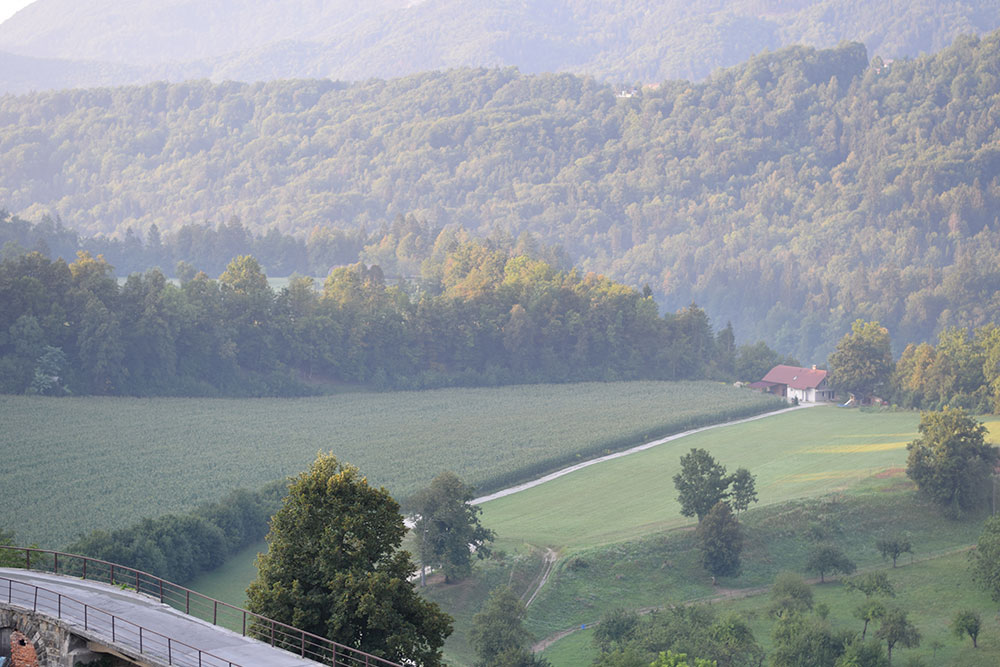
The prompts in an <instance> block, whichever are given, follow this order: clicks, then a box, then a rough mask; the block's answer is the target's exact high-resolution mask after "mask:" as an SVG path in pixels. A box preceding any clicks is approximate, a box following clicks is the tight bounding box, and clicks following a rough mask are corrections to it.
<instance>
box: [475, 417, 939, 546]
mask: <svg viewBox="0 0 1000 667" xmlns="http://www.w3.org/2000/svg"><path fill="white" fill-rule="evenodd" d="M918 421H919V415H918V414H917V413H915V412H898V413H863V412H860V411H858V410H847V409H840V408H836V407H815V408H807V409H802V410H796V411H793V412H788V413H785V414H781V415H775V416H769V417H767V418H765V419H759V420H755V421H751V422H748V423H744V424H736V425H730V426H725V425H723V426H720V427H718V428H713V429H709V430H706V431H702V432H701V433H696V434H693V435H691V436H687V437H684V438H681V439H679V440H675V441H672V442H668V443H665V444H663V445H660V446H658V447H654V448H652V449H649V450H646V451H643V452H639V453H636V454H632V455H630V456H627V457H624V458H621V459H616V460H613V461H608V462H606V463H601V464H598V465H595V466H591V467H589V468H586V469H584V470H581V471H579V472H575V473H573V474H571V475H567V476H565V477H561V478H559V479H556V480H553V481H551V482H548V483H546V484H543V485H541V486H538V487H535V488H533V489H529V490H527V491H524V492H521V493H518V494H515V495H512V496H508V497H506V498H500V499H498V500H495V501H492V502H489V503H487V504H485V505H483V523H484V525H487V526H489V527H491V528H493V529H494V530H495V531H496V532H497V534H498V535H500V536H501V538H502V540H503V541H505V542H514V543H518V542H528V543H530V544H533V545H536V546H545V547H551V548H554V549H567V548H570V549H572V548H583V547H589V546H595V545H601V544H609V543H613V542H619V541H622V540H627V539H631V538H635V537H639V536H641V535H646V534H650V533H656V532H661V531H664V530H668V529H671V528H677V527H679V526H684V525H690V524H692V519H690V518H688V517H684V516H682V515H681V514H680V506H679V505H678V503H677V498H676V496H677V491H676V489H675V488H674V483H673V476H674V475H675V474H676V473H677V471H678V470H679V468H680V457H681V455H683V454H685V453H687V452H688V451H690V450H691V448H693V447H700V448H702V449H706V450H708V451H709V452H711V454H712V455H713V456H714V457H715V458H716V460H718V461H719V462H721V463H722V464H723V465H725V466H726V467H727V468H728V469H729V470H730V471H733V470H735V469H736V468H738V467H741V466H742V467H746V468H748V469H749V470H750V471H751V472H752V473H753V474H755V475H756V476H757V492H758V495H759V497H760V505H769V504H773V503H779V502H782V501H785V500H790V499H793V498H804V497H814V496H819V495H822V494H825V493H829V492H831V491H834V490H837V489H843V488H846V487H848V486H850V485H851V484H854V483H856V482H858V481H859V480H862V479H865V478H867V477H870V476H871V475H873V474H875V473H877V472H879V471H881V470H884V469H886V468H892V467H903V466H905V465H906V443H907V442H909V441H911V440H913V439H914V438H915V437H916V435H917V431H916V427H917V422H918Z"/></svg>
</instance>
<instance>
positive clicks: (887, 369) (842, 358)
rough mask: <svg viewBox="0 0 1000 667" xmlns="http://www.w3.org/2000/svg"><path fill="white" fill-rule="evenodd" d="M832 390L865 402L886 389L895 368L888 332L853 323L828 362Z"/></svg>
mask: <svg viewBox="0 0 1000 667" xmlns="http://www.w3.org/2000/svg"><path fill="white" fill-rule="evenodd" d="M829 367H830V376H831V384H832V385H833V386H834V388H835V389H838V390H840V391H846V392H850V393H852V394H854V395H855V396H856V397H857V398H858V399H859V400H866V399H868V398H871V397H872V396H875V395H877V394H880V393H884V392H885V391H887V390H888V389H889V381H890V379H891V378H892V374H893V371H894V369H895V364H894V362H893V359H892V350H891V348H890V343H889V330H888V329H886V328H885V327H883V326H882V325H880V324H879V323H878V322H865V321H864V320H855V321H854V324H852V325H851V333H849V334H845V335H844V337H843V338H841V339H840V342H838V343H837V349H836V351H835V352H834V353H833V354H831V355H830V359H829Z"/></svg>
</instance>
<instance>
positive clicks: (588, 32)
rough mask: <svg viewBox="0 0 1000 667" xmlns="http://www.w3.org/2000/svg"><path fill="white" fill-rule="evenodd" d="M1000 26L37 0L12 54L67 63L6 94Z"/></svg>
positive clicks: (300, 2)
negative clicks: (97, 79)
mask: <svg viewBox="0 0 1000 667" xmlns="http://www.w3.org/2000/svg"><path fill="white" fill-rule="evenodd" d="M998 27H1000V5H998V4H997V3H996V2H994V1H993V0H725V1H723V0H683V1H682V0H667V1H662V0H612V1H604V2H592V1H587V0H529V1H522V2H511V1H510V0H485V1H483V2H469V1H468V0H373V1H371V2H364V3H356V2H349V1H347V0H324V1H322V2H319V1H317V0H255V1H254V2H252V3H251V2H246V1H243V2H238V1H236V0H203V1H202V2H197V3H192V2H190V0H134V1H131V2H127V3H122V2H118V1H116V0H89V1H88V2H76V1H73V0H36V2H34V3H32V4H31V5H30V6H28V7H27V8H25V9H24V10H22V11H21V12H19V13H18V14H16V15H15V16H14V17H12V18H11V19H9V20H8V21H6V22H4V23H3V25H0V51H3V52H8V53H11V54H17V55H21V56H32V57H35V58H43V59H61V60H62V61H64V64H65V67H64V68H63V69H62V70H61V69H59V68H58V67H55V65H56V64H57V63H53V62H51V61H46V62H36V63H32V62H24V63H22V68H21V69H19V70H7V69H2V70H0V90H6V91H10V92H25V91H28V90H41V89H51V88H61V87H67V86H68V84H67V81H75V83H74V84H73V87H81V86H88V85H93V82H94V70H95V68H96V69H97V71H98V72H101V73H103V74H104V75H105V76H108V75H113V77H114V78H113V81H114V82H115V83H117V84H119V85H124V84H134V83H140V82H150V81H157V80H167V81H181V80H186V79H196V78H211V79H213V80H215V81H223V80H227V79H232V80H239V81H258V80H271V79H280V78H327V77H329V78H334V79H343V80H350V81H357V80H363V79H367V78H369V77H385V78H389V77H399V76H405V75H409V74H412V73H415V72H421V71H426V70H432V69H444V68H453V67H479V66H486V67H498V66H499V67H505V66H516V67H518V68H519V69H520V70H521V71H522V72H526V73H538V72H557V71H567V72H575V73H578V74H589V75H592V76H595V77H596V78H598V79H599V80H605V81H609V82H635V81H645V82H656V81H663V80H665V79H675V78H685V79H694V80H698V79H701V78H703V77H705V76H707V75H708V74H709V73H710V72H712V71H713V70H715V69H716V68H719V67H726V66H731V65H734V64H736V63H739V62H741V61H743V60H746V59H747V58H749V57H750V56H751V55H753V54H755V53H760V52H761V51H764V50H776V49H780V48H782V47H785V46H788V45H791V44H805V45H809V46H814V47H818V48H825V47H831V46H833V45H835V44H837V43H838V42H840V41H843V40H853V41H860V42H862V43H864V44H865V45H866V46H867V47H868V49H869V52H870V53H872V54H877V55H880V56H882V57H883V58H898V57H903V56H916V55H919V54H921V53H931V52H934V51H937V50H940V49H941V48H943V47H945V46H947V45H948V44H950V43H951V42H952V41H953V40H954V39H955V38H956V37H957V36H959V35H962V34H983V33H985V32H989V31H991V30H994V29H996V28H998ZM81 59H82V60H86V61H90V62H88V63H84V64H79V63H74V62H72V61H76V60H81ZM97 63H103V64H97ZM116 66H117V68H116ZM107 83H111V82H107Z"/></svg>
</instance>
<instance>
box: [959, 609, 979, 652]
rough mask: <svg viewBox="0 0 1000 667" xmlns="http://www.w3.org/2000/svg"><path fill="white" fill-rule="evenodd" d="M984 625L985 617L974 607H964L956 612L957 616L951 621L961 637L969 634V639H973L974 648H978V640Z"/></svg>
mask: <svg viewBox="0 0 1000 667" xmlns="http://www.w3.org/2000/svg"><path fill="white" fill-rule="evenodd" d="M982 625H983V619H982V618H981V617H980V616H979V612H977V611H973V610H972V609H963V610H962V611H960V612H958V613H957V614H955V618H954V620H952V622H951V630H952V632H954V633H955V636H956V637H958V638H959V639H961V638H962V637H964V636H965V635H969V639H971V640H972V648H978V647H979V646H978V644H977V643H976V640H977V639H978V637H979V629H980V628H981V627H982Z"/></svg>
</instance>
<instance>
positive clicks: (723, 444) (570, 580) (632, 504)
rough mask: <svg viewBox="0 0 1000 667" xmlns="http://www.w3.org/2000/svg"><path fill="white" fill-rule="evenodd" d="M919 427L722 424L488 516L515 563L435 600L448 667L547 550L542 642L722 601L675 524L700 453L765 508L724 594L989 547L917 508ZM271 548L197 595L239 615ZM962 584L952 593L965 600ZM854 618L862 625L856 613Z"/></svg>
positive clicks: (537, 610) (868, 420) (683, 523)
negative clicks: (913, 449) (633, 614)
mask: <svg viewBox="0 0 1000 667" xmlns="http://www.w3.org/2000/svg"><path fill="white" fill-rule="evenodd" d="M918 421H919V414H918V413H915V412H882V413H868V412H861V411H859V410H843V409H838V408H834V407H818V408H808V409H803V410H797V411H793V412H788V413H784V414H781V415H773V416H768V417H765V418H763V419H759V420H755V421H750V422H746V423H742V424H735V425H721V426H719V427H716V428H713V429H708V430H706V431H703V432H701V433H696V434H693V435H689V436H685V437H683V438H681V439H679V440H676V441H672V442H668V443H665V444H662V445H659V446H657V447H654V448H652V449H649V450H646V451H644V452H639V453H636V454H631V455H629V456H627V457H622V458H619V459H615V460H612V461H607V462H603V463H599V464H597V465H594V466H591V467H588V468H585V469H583V470H580V471H577V472H574V473H572V474H570V475H567V476H565V477H561V478H558V479H556V480H554V481H551V482H547V483H545V484H542V485H540V486H538V487H535V488H533V489H529V490H527V491H523V492H520V493H518V494H515V495H512V496H508V497H505V498H501V499H498V500H493V501H490V502H488V503H485V504H483V510H484V524H485V525H487V526H489V527H491V528H493V529H495V530H496V531H497V532H498V534H499V536H500V539H499V540H498V545H497V546H498V549H499V550H500V551H504V552H506V557H505V558H503V559H501V560H491V561H488V562H483V563H481V564H480V565H479V566H478V567H477V570H476V575H475V576H473V577H471V578H470V579H468V580H466V581H463V582H460V583H457V584H453V585H448V586H445V585H443V584H441V583H439V582H435V583H433V584H432V585H431V586H430V587H429V588H428V589H427V591H426V594H427V595H428V596H429V597H430V598H431V599H434V600H437V601H438V602H440V603H441V604H442V606H443V607H444V608H445V609H446V610H447V611H449V613H451V614H452V615H453V616H454V617H455V618H456V631H455V634H454V635H453V636H452V638H450V639H449V641H448V644H447V646H446V655H447V657H448V658H449V660H450V661H451V662H452V664H457V665H462V664H471V662H472V661H473V659H474V655H473V652H472V649H471V647H470V646H469V645H468V641H467V633H468V629H469V627H470V623H471V619H472V617H473V616H474V614H475V613H476V612H477V611H478V610H479V608H480V606H481V604H482V602H483V600H484V599H485V597H486V595H487V594H488V591H489V590H490V589H491V588H492V587H494V586H496V585H498V584H500V583H509V584H511V585H513V586H514V588H515V590H516V591H517V592H518V593H520V594H524V596H525V598H526V597H527V596H528V595H529V594H530V592H531V591H532V590H533V589H534V586H535V585H536V582H535V581H534V580H533V578H532V576H531V574H532V568H539V567H540V566H541V560H540V555H541V550H542V548H543V547H551V548H554V549H557V550H558V551H559V552H560V560H559V562H558V563H557V565H556V567H555V569H554V571H553V573H552V575H551V577H550V579H549V582H548V583H547V584H546V586H545V587H543V588H542V590H541V592H540V594H539V595H538V597H537V598H536V600H535V601H534V603H533V604H532V605H531V607H530V608H529V612H528V617H527V625H528V628H529V630H530V631H531V632H532V633H533V634H534V635H535V636H536V637H537V638H539V639H542V638H545V637H549V636H551V635H554V634H556V633H558V632H560V631H564V630H567V629H570V628H574V627H575V628H579V627H580V625H581V624H590V623H593V622H595V621H597V620H599V619H600V618H601V616H602V615H603V614H604V613H605V612H607V611H608V610H609V609H611V608H613V607H617V606H625V607H630V608H635V609H647V608H651V607H659V606H663V605H666V604H673V603H678V602H684V601H690V600H698V599H708V598H711V597H712V596H713V595H715V594H716V593H717V591H718V589H716V588H714V587H713V586H712V583H711V578H710V577H709V576H708V575H706V574H705V572H704V570H702V569H701V567H700V565H699V563H698V555H697V548H696V544H695V540H694V539H693V537H694V536H693V533H692V532H691V530H690V528H691V526H692V525H693V523H694V522H693V520H692V519H689V518H686V517H682V516H681V515H680V513H679V510H678V507H677V504H676V499H675V496H676V491H675V490H674V488H673V482H672V479H671V478H672V476H673V474H674V473H675V472H676V469H677V466H678V460H679V458H680V456H681V455H682V454H684V453H686V452H687V451H689V450H690V448H691V447H703V448H705V449H707V450H709V451H710V452H712V454H713V455H714V456H715V457H716V458H717V459H718V460H720V461H721V462H722V463H724V464H725V465H726V466H727V467H728V468H729V469H730V470H733V469H735V468H736V467H739V466H746V467H748V468H749V469H750V470H751V471H752V472H753V473H754V474H756V475H757V482H758V491H759V495H760V503H758V504H757V505H755V506H754V507H753V509H751V511H749V512H748V513H747V514H746V515H744V517H743V522H744V525H745V526H746V527H747V545H746V548H745V552H744V568H743V572H742V573H741V575H740V576H739V577H735V578H731V579H720V580H719V584H720V586H722V587H724V588H728V589H733V590H740V589H753V588H761V587H766V586H767V585H769V584H770V582H771V581H772V580H773V578H774V576H775V575H776V574H777V572H779V571H780V570H783V569H791V570H796V571H802V569H803V568H804V563H805V560H806V558H807V556H808V551H809V549H810V547H811V544H812V542H811V540H813V539H827V540H833V541H836V542H837V543H838V544H841V545H842V547H843V548H844V549H845V551H846V552H847V553H848V554H849V555H850V557H851V558H852V559H854V560H855V562H856V563H857V564H858V565H859V567H861V568H865V569H875V568H881V567H885V566H886V565H885V563H884V562H883V561H882V559H881V557H880V555H879V554H878V552H877V550H876V548H875V541H876V540H877V539H878V538H879V537H881V536H884V535H888V534H889V533H891V532H899V531H902V532H906V533H907V534H909V535H910V536H911V539H912V541H913V544H914V550H915V552H916V558H917V559H925V558H929V557H934V556H941V554H949V553H951V552H953V551H954V550H955V549H956V548H962V547H965V546H968V545H969V544H972V543H974V542H975V540H976V538H977V536H978V532H979V530H980V526H981V518H979V517H973V518H972V519H970V520H966V521H958V522H956V521H951V520H947V519H944V518H943V517H941V516H940V515H939V514H938V513H937V512H936V510H935V509H934V508H933V507H931V506H929V505H928V504H927V503H925V502H924V501H922V500H921V499H920V498H919V497H917V496H916V494H915V492H914V491H913V488H912V485H911V484H910V483H909V481H908V480H907V479H906V477H905V474H904V473H903V467H904V466H905V460H906V443H907V442H909V441H911V440H912V439H913V438H915V437H916V435H917V432H916V426H917V423H918ZM987 425H988V426H991V428H992V430H993V432H994V433H996V432H998V430H1000V422H998V421H988V422H987ZM262 547H263V545H259V546H257V547H254V548H253V549H250V550H247V551H246V552H244V554H243V555H242V557H241V558H239V559H234V560H233V561H232V562H231V563H230V564H229V565H228V566H227V567H229V568H231V569H230V570H228V571H221V570H220V571H218V572H216V573H212V574H210V575H207V576H206V577H203V578H201V579H200V580H198V581H197V582H195V583H194V584H193V587H194V588H196V589H198V590H202V589H205V590H206V592H209V591H211V593H210V594H218V595H220V597H223V598H224V599H227V600H231V601H234V602H239V600H241V599H242V590H243V589H244V588H245V587H246V585H247V584H248V583H249V581H250V580H251V579H252V578H253V576H254V571H253V568H252V560H253V556H254V554H255V553H256V551H257V550H259V549H260V548H262ZM947 558H952V556H947ZM923 562H924V561H919V560H918V562H915V563H913V565H912V566H911V565H910V564H909V557H905V558H904V559H903V560H902V561H901V564H905V567H906V568H910V567H913V568H930V567H932V566H930V565H925V564H922V563H923ZM944 562H947V563H952V564H953V565H954V563H959V562H960V563H964V561H954V562H953V561H947V560H946V561H944ZM903 569H904V568H903V567H901V568H898V569H897V571H895V572H902V571H903ZM953 569H954V568H953ZM913 571H914V572H920V571H923V570H920V569H914V570H913ZM895 572H894V576H895ZM963 572H964V570H963ZM960 576H964V575H962V574H961V573H956V574H955V577H960ZM234 580H235V581H234ZM919 580H920V577H919V576H915V579H914V584H913V586H912V588H913V589H914V591H913V592H912V593H911V594H913V595H919V593H917V592H916V589H917V588H918V583H919ZM967 585H969V584H961V585H959V582H957V581H956V582H955V586H956V590H957V591H959V593H958V594H957V595H958V596H959V597H961V596H962V595H963V593H961V591H964V590H965V588H964V586H967ZM824 590H826V589H824ZM831 590H832V589H831ZM754 600H756V602H754ZM762 600H763V601H764V602H763V604H766V597H763V598H762V597H759V596H758V597H756V598H750V599H749V600H747V601H746V603H745V604H746V605H748V606H747V607H746V609H747V610H749V611H748V613H749V614H750V616H751V617H752V618H753V624H754V625H753V627H754V630H755V633H756V634H757V636H758V638H759V639H760V640H761V641H762V642H763V643H764V644H765V646H767V645H768V643H767V641H768V637H769V633H770V621H768V620H767V619H766V618H764V617H762V616H760V615H759V613H758V612H756V611H754V609H755V607H756V606H759V605H760V604H762ZM727 604H728V603H727ZM734 604H735V603H734ZM828 604H831V606H832V603H828ZM741 609H743V607H741ZM836 613H838V612H837V611H836V609H834V611H833V612H832V613H831V617H833V616H834V614H836ZM942 613H945V612H942ZM948 613H952V612H951V610H949V611H948ZM844 618H845V621H844V622H845V623H849V622H851V617H850V611H849V610H847V612H845V615H844ZM935 623H937V624H938V625H940V623H939V620H937V621H935V620H933V619H929V620H928V621H927V627H928V628H934V627H937V626H936V625H935ZM922 627H923V626H922ZM591 635H592V633H591V632H590V631H576V632H573V633H571V634H569V635H568V636H566V637H565V638H563V639H561V640H559V641H557V642H555V643H554V644H552V645H551V646H550V647H549V648H548V649H547V650H546V651H545V653H544V656H545V657H546V658H547V659H549V660H550V661H551V662H552V664H553V665H554V666H555V667H570V666H572V665H580V664H587V663H588V662H589V661H590V660H592V659H593V656H594V653H593V647H592V645H591V641H590V636H591ZM942 641H944V640H942ZM942 650H943V651H944V653H943V654H942V655H951V653H949V652H955V655H961V653H960V652H961V651H962V650H963V649H962V647H961V642H959V641H958V640H952V641H951V643H950V644H947V645H946V647H945V648H944V649H942ZM918 653H919V652H918ZM921 655H922V654H921ZM929 655H930V654H928V656H929ZM989 655H993V654H989ZM930 664H964V663H961V662H959V663H955V662H942V663H930ZM969 664H993V663H989V662H983V663H969Z"/></svg>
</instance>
